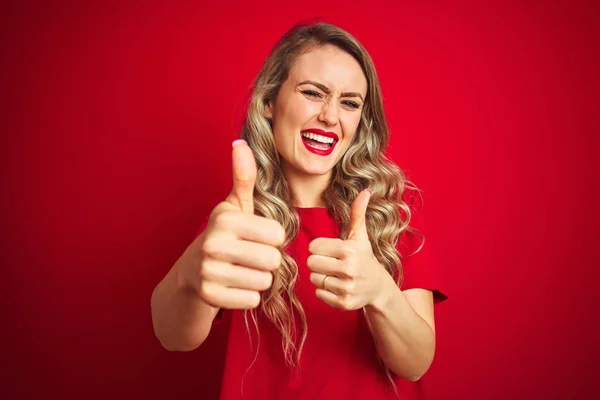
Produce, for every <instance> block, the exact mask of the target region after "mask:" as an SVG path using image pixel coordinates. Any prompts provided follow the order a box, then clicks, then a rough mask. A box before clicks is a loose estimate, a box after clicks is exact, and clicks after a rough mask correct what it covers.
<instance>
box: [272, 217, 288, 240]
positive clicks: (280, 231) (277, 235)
mask: <svg viewBox="0 0 600 400" xmlns="http://www.w3.org/2000/svg"><path fill="white" fill-rule="evenodd" d="M273 224H274V226H273V228H272V229H271V231H272V232H273V239H274V241H275V242H276V243H278V244H283V242H285V237H286V234H285V229H284V228H283V226H282V225H281V224H280V223H279V222H277V221H273Z"/></svg>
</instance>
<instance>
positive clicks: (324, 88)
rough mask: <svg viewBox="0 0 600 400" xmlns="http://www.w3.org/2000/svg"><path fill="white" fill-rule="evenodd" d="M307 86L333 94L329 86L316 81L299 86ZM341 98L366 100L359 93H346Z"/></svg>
mask: <svg viewBox="0 0 600 400" xmlns="http://www.w3.org/2000/svg"><path fill="white" fill-rule="evenodd" d="M306 84H310V85H313V86H316V87H318V88H319V89H321V90H322V91H324V92H325V93H326V94H329V93H331V89H329V88H328V87H327V86H325V85H323V84H322V83H319V82H315V81H302V82H300V83H299V84H298V86H300V85H306ZM340 97H360V99H361V100H362V101H363V102H364V101H365V99H363V97H362V95H361V94H360V93H358V92H344V93H342V94H341V96H340Z"/></svg>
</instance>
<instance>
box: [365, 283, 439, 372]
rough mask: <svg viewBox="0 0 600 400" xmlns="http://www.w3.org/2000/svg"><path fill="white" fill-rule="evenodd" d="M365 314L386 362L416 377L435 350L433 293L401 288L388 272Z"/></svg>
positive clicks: (427, 363)
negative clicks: (381, 287)
mask: <svg viewBox="0 0 600 400" xmlns="http://www.w3.org/2000/svg"><path fill="white" fill-rule="evenodd" d="M388 277H389V279H388V280H386V281H385V284H384V288H383V290H382V291H381V294H380V296H379V297H377V298H376V299H375V300H374V301H373V303H372V304H369V305H367V306H365V308H364V310H365V316H366V318H367V321H368V323H369V328H370V329H371V333H372V334H373V337H374V338H375V343H376V345H377V350H378V352H379V355H380V356H381V358H382V360H383V361H384V363H385V365H386V366H387V367H388V368H389V369H390V370H391V371H392V372H394V373H395V374H396V375H398V376H401V377H403V378H405V379H407V380H409V381H412V382H414V381H417V380H419V379H420V378H421V377H422V376H423V375H424V374H425V372H427V370H428V369H429V367H430V366H431V363H432V361H433V356H434V353H435V323H434V315H433V295H432V293H431V291H429V290H425V289H410V290H406V291H401V290H400V288H398V286H397V285H396V283H395V282H394V280H393V279H392V278H391V277H390V276H389V275H388Z"/></svg>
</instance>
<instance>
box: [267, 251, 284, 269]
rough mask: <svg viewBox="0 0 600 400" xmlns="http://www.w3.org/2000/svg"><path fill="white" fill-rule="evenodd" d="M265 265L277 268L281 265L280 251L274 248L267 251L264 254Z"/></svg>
mask: <svg viewBox="0 0 600 400" xmlns="http://www.w3.org/2000/svg"><path fill="white" fill-rule="evenodd" d="M265 265H266V266H267V267H268V268H270V269H276V268H278V267H279V265H281V252H280V251H279V250H277V249H275V248H274V249H273V250H272V251H270V252H268V254H266V260H265Z"/></svg>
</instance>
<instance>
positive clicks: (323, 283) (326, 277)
mask: <svg viewBox="0 0 600 400" xmlns="http://www.w3.org/2000/svg"><path fill="white" fill-rule="evenodd" d="M327 279H329V275H325V278H323V282H322V283H321V287H322V288H323V290H327V286H326V282H327Z"/></svg>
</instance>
